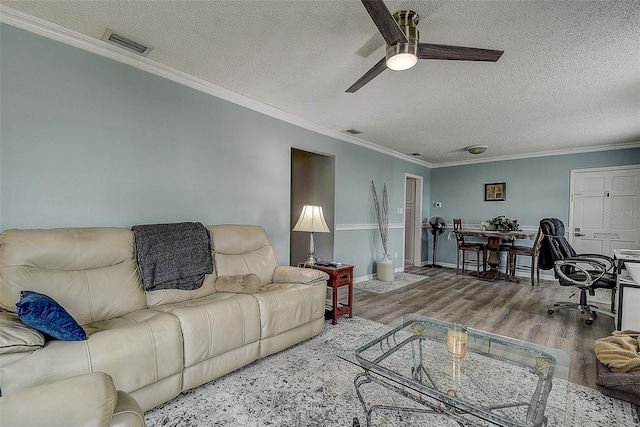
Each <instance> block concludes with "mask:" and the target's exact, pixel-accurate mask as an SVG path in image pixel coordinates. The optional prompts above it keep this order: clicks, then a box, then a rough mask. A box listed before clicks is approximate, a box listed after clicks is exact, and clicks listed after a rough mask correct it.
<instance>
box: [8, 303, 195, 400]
mask: <svg viewBox="0 0 640 427" xmlns="http://www.w3.org/2000/svg"><path fill="white" fill-rule="evenodd" d="M84 329H85V331H86V333H87V340H85V341H59V340H52V341H48V342H47V343H46V345H45V346H44V347H42V348H41V349H39V350H38V351H34V352H32V353H30V354H28V355H26V356H24V357H22V358H20V359H18V360H15V361H12V362H11V363H6V364H2V366H0V378H2V392H3V394H4V393H13V392H15V391H18V390H22V389H24V388H27V387H31V386H34V385H37V384H42V383H46V382H51V381H56V380H59V379H63V378H67V377H70V376H74V375H80V374H84V373H88V372H106V373H107V374H109V375H110V376H111V377H112V378H113V381H114V383H115V385H116V387H117V388H118V389H119V390H124V391H126V392H128V393H130V392H133V391H136V390H139V389H141V388H144V387H146V386H149V385H152V384H155V383H157V382H159V381H161V380H162V379H164V378H168V377H170V376H171V375H174V374H176V373H179V372H181V371H182V366H183V358H182V333H181V331H180V323H179V322H178V319H177V318H176V317H175V316H172V315H170V314H167V313H160V312H157V311H153V310H147V309H144V310H139V311H136V312H133V313H129V314H127V315H125V316H122V317H119V318H115V319H110V320H105V321H102V322H97V323H92V324H89V325H86V326H85V327H84ZM52 367H55V369H52ZM178 392H179V389H177V390H175V393H174V394H172V395H171V397H173V396H175V395H176V394H177V393H178Z"/></svg>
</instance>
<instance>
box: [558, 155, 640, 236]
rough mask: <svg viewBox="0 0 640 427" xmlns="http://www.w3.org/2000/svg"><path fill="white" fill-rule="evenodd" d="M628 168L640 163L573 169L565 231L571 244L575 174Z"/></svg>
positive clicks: (638, 166)
mask: <svg viewBox="0 0 640 427" xmlns="http://www.w3.org/2000/svg"><path fill="white" fill-rule="evenodd" d="M626 169H640V165H622V166H605V167H601V168H584V169H571V180H570V182H569V228H568V229H565V233H568V234H569V238H568V239H567V240H569V244H570V245H572V246H573V237H574V236H573V231H572V230H573V211H574V197H573V196H574V194H575V176H576V174H578V173H585V172H608V171H620V170H626Z"/></svg>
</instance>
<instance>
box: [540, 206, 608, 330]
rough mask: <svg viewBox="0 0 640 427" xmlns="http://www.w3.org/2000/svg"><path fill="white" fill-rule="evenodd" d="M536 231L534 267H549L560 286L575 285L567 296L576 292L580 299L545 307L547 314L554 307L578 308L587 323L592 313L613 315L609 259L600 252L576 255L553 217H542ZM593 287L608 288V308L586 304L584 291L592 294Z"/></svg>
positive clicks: (560, 225) (562, 227)
mask: <svg viewBox="0 0 640 427" xmlns="http://www.w3.org/2000/svg"><path fill="white" fill-rule="evenodd" d="M540 230H541V231H542V234H543V238H542V243H541V245H540V253H539V256H538V266H539V267H540V268H541V269H543V270H551V269H552V268H553V269H554V273H555V276H556V278H558V280H559V282H560V285H561V286H575V287H577V288H578V291H576V292H575V293H574V294H573V295H571V296H570V297H569V298H571V297H573V296H574V295H575V294H576V293H578V292H580V302H577V303H575V302H568V301H562V302H557V303H555V304H554V305H553V307H551V308H549V310H548V313H549V314H553V313H554V312H555V311H557V310H567V309H572V310H578V311H580V313H582V314H583V315H585V316H586V317H587V320H586V322H585V323H586V324H587V325H591V324H592V323H593V319H594V312H597V313H602V314H606V315H608V316H614V315H615V288H616V277H615V274H614V273H613V272H614V266H615V264H614V262H613V259H611V258H610V257H608V256H606V255H600V254H577V253H576V251H575V250H574V249H573V248H572V247H571V245H570V244H569V242H568V241H567V239H566V238H565V237H564V224H563V223H562V221H560V220H559V219H557V218H544V219H542V220H541V221H540ZM596 289H611V309H610V310H605V309H602V308H600V307H598V306H597V305H593V304H589V303H588V301H587V292H589V295H591V296H594V295H595V292H596Z"/></svg>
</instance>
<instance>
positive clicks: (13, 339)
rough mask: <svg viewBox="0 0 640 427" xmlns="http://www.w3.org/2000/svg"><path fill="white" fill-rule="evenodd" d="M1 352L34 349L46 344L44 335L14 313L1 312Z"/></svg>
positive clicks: (18, 351)
mask: <svg viewBox="0 0 640 427" xmlns="http://www.w3.org/2000/svg"><path fill="white" fill-rule="evenodd" d="M0 326H1V327H0V354H8V353H20V352H23V351H33V350H36V349H38V348H40V347H42V346H43V345H44V336H43V335H42V334H41V333H40V332H38V331H36V330H35V329H33V328H30V327H28V326H27V325H25V324H24V323H22V321H21V320H20V319H19V318H18V316H17V315H15V314H13V313H7V312H0Z"/></svg>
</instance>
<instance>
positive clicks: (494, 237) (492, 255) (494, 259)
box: [456, 230, 536, 281]
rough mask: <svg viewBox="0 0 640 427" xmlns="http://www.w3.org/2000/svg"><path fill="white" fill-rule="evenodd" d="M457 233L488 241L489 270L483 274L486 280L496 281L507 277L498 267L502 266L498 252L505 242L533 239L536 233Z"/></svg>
mask: <svg viewBox="0 0 640 427" xmlns="http://www.w3.org/2000/svg"><path fill="white" fill-rule="evenodd" d="M456 233H459V234H461V235H462V236H470V237H484V238H486V239H487V251H488V252H489V258H488V259H487V264H488V265H489V269H488V270H485V271H484V272H482V273H481V276H482V278H483V279H484V280H491V281H493V280H495V279H497V278H500V277H505V274H504V273H500V271H498V265H500V257H499V256H498V251H499V250H500V246H501V245H502V244H503V242H514V241H515V240H524V239H532V238H533V237H534V236H535V233H536V232H535V231H522V230H517V231H493V230H458V231H456Z"/></svg>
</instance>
